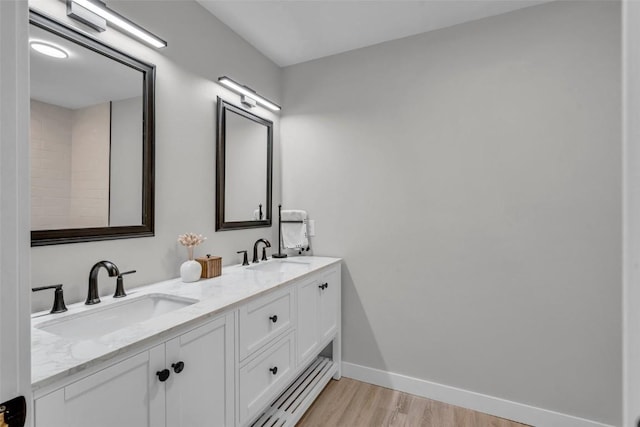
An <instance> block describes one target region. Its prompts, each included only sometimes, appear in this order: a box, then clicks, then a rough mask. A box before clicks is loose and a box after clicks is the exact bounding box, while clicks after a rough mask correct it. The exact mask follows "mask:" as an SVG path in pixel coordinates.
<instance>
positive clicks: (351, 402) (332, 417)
mask: <svg viewBox="0 0 640 427" xmlns="http://www.w3.org/2000/svg"><path fill="white" fill-rule="evenodd" d="M316 426H322V427H332V426H344V427H378V426H389V427H391V426H394V427H395V426H398V427H400V426H403V427H415V426H424V427H526V426H525V425H524V424H519V423H516V422H513V421H509V420H505V419H502V418H497V417H494V416H491V415H487V414H482V413H480V412H475V411H472V410H470V409H465V408H460V407H458V406H453V405H448V404H446V403H441V402H436V401H434V400H429V399H425V398H422V397H418V396H413V395H411V394H407V393H402V392H399V391H394V390H391V389H388V388H384V387H378V386H375V385H371V384H367V383H363V382H360V381H356V380H353V379H351V378H342V379H341V380H339V381H335V380H331V381H330V382H329V384H327V387H326V388H325V389H324V391H323V392H322V393H321V394H320V396H318V398H317V399H316V401H315V402H314V403H313V405H311V407H310V408H309V410H307V412H306V413H305V415H304V416H303V417H302V419H301V420H300V422H299V423H298V424H297V427H316Z"/></svg>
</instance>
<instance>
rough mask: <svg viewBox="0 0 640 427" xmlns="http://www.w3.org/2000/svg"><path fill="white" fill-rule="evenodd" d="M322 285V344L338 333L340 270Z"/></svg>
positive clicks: (323, 279) (320, 307) (327, 276)
mask: <svg viewBox="0 0 640 427" xmlns="http://www.w3.org/2000/svg"><path fill="white" fill-rule="evenodd" d="M321 282H322V283H320V286H321V288H320V298H319V299H318V301H319V315H320V332H319V333H320V342H324V341H325V340H327V339H329V338H331V337H332V336H334V335H335V334H336V332H337V331H338V316H339V315H340V313H338V306H339V302H338V301H339V297H340V270H339V269H338V270H332V271H331V272H330V273H328V274H327V275H325V276H323V277H322V280H321Z"/></svg>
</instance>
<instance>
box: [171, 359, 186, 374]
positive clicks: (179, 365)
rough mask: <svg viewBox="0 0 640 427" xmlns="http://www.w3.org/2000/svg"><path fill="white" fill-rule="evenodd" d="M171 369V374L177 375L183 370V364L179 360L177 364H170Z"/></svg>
mask: <svg viewBox="0 0 640 427" xmlns="http://www.w3.org/2000/svg"><path fill="white" fill-rule="evenodd" d="M171 367H172V368H173V372H175V373H176V374H179V373H180V372H182V370H183V369H184V362H183V361H182V360H181V361H179V362H178V363H172V364H171Z"/></svg>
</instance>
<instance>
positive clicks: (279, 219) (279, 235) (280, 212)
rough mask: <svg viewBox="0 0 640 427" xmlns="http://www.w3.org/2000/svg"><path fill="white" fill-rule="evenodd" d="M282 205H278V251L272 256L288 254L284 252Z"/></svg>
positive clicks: (285, 255)
mask: <svg viewBox="0 0 640 427" xmlns="http://www.w3.org/2000/svg"><path fill="white" fill-rule="evenodd" d="M281 248H282V205H278V253H277V254H272V255H271V258H286V257H287V254H283V253H282V249H281Z"/></svg>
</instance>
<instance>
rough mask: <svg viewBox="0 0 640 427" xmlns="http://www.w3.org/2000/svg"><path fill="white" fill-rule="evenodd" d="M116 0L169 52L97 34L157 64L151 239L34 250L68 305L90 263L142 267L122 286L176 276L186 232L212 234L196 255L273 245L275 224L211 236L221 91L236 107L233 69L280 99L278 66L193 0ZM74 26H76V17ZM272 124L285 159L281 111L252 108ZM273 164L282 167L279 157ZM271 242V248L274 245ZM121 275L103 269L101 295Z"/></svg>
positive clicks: (61, 13) (39, 2) (44, 304)
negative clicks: (263, 242)
mask: <svg viewBox="0 0 640 427" xmlns="http://www.w3.org/2000/svg"><path fill="white" fill-rule="evenodd" d="M30 5H31V6H32V7H35V8H37V9H40V10H43V11H44V12H46V13H48V14H50V15H53V16H55V17H57V19H60V20H62V21H64V22H70V21H69V20H68V19H67V18H66V13H65V10H66V9H65V4H64V3H61V2H58V1H56V0H33V1H31V2H30ZM110 6H111V7H113V8H114V9H117V10H118V11H119V12H121V13H122V14H124V15H125V16H127V17H129V18H130V19H132V20H133V21H135V22H137V23H139V24H140V25H142V26H144V27H147V28H148V29H149V30H150V31H152V32H154V33H156V34H158V35H160V36H161V37H163V38H164V39H166V40H167V41H168V43H169V46H168V47H167V48H165V49H163V50H155V49H153V48H148V47H146V46H145V45H142V44H141V43H138V42H137V41H134V40H133V39H131V38H129V37H127V36H125V35H122V34H120V33H119V32H118V31H117V30H114V29H112V28H110V29H109V30H107V31H106V32H105V33H103V34H100V35H96V36H97V37H99V38H101V39H103V40H105V41H106V42H108V43H109V44H111V45H113V46H115V47H118V48H120V49H123V50H125V51H127V52H128V53H129V54H131V55H134V56H136V57H138V58H140V59H142V60H144V61H147V62H150V63H153V64H155V65H156V67H157V68H156V73H157V76H156V117H155V119H156V121H155V123H156V158H155V167H156V169H155V190H156V193H155V194H156V202H155V209H156V213H155V220H156V230H155V237H151V238H142V239H127V240H114V241H107V242H91V243H78V244H67V245H58V246H49V247H38V248H32V250H31V255H32V276H33V278H32V285H33V286H35V285H40V284H52V283H64V289H65V296H66V299H67V302H68V303H71V302H76V301H83V300H84V299H85V298H86V292H87V278H88V274H89V269H90V268H91V266H92V265H93V264H94V263H95V262H97V261H100V260H102V259H108V260H111V261H113V262H115V263H116V264H117V265H118V266H119V267H120V268H121V269H122V270H129V269H136V270H137V271H138V272H137V273H136V274H134V275H130V276H127V278H126V280H125V287H126V288H129V289H130V288H132V287H134V286H138V285H141V284H146V283H150V282H154V281H159V280H164V279H168V278H172V277H177V276H178V275H179V266H180V263H182V262H183V261H184V260H186V258H187V251H186V250H185V249H184V248H183V247H181V246H180V245H179V244H178V243H177V242H176V239H177V236H178V235H179V234H182V233H185V232H190V231H193V232H197V233H202V234H204V235H205V236H207V237H208V240H207V241H206V242H205V243H204V244H203V246H202V247H200V248H197V249H196V255H197V256H200V255H203V254H205V253H211V254H214V255H220V256H222V257H223V263H224V264H225V265H227V264H232V263H236V262H237V260H238V255H237V254H236V251H237V250H241V249H249V248H250V247H251V245H253V243H254V242H255V240H256V239H258V238H260V237H266V238H268V239H270V240H271V242H274V241H275V239H276V236H277V233H276V228H275V227H272V228H270V229H269V228H260V229H253V230H240V231H225V232H218V233H215V232H214V229H215V216H214V212H215V107H216V96H218V95H219V96H221V97H223V98H225V99H228V100H230V101H232V102H235V103H238V102H239V97H237V96H236V95H234V94H233V93H232V92H229V91H227V90H225V89H223V88H222V87H221V86H219V85H218V84H217V83H216V82H217V78H218V77H219V76H222V75H228V76H230V77H232V78H234V79H235V80H237V81H239V82H242V83H243V84H246V85H248V86H251V87H252V88H254V89H255V90H257V91H258V92H259V93H261V94H264V95H265V96H266V97H268V98H270V99H273V100H274V101H276V102H277V101H279V99H280V69H279V68H278V67H277V66H276V65H274V64H273V63H272V62H271V61H269V60H268V59H267V58H265V57H264V56H263V55H261V54H260V53H258V52H257V51H256V50H255V49H254V48H253V47H251V46H250V45H249V44H248V43H246V42H245V41H244V40H242V39H241V38H240V37H239V36H237V35H236V34H235V33H233V32H232V31H231V30H230V29H228V28H227V27H226V26H224V25H223V24H222V23H220V22H219V21H218V20H217V19H216V18H214V17H213V16H212V15H211V14H210V13H209V12H207V11H206V10H205V9H203V8H202V7H201V6H200V5H198V4H197V3H195V2H192V1H153V2H149V1H126V2H111V3H110ZM72 25H76V24H75V23H72ZM254 112H255V113H256V114H260V115H262V116H263V117H265V118H267V119H269V120H272V121H273V122H274V149H275V153H274V158H275V159H277V158H279V148H280V145H279V120H278V116H276V115H273V114H272V113H269V112H267V111H266V110H263V109H262V108H258V109H257V110H256V111H254ZM274 166H275V167H274V170H275V171H279V162H278V161H276V164H275V165H274ZM279 188H280V176H279V174H278V173H277V172H276V173H275V174H274V203H277V201H278V200H279V199H280V191H279ZM274 246H275V245H274ZM114 288H115V279H113V278H108V277H107V275H106V274H105V273H104V272H102V273H101V275H100V292H101V294H112V293H113V291H114ZM51 298H52V296H51V295H34V296H33V304H32V306H33V309H34V310H42V309H47V308H49V307H50V305H51Z"/></svg>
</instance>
